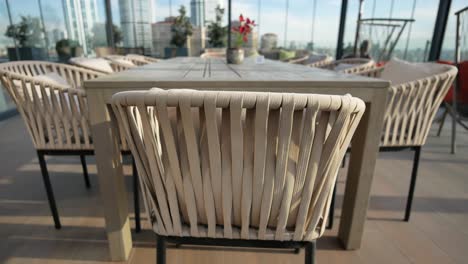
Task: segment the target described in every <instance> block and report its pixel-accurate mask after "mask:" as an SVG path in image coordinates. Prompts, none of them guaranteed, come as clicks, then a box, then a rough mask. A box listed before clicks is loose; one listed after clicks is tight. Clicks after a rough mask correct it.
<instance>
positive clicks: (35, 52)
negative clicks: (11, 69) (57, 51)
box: [8, 48, 47, 61]
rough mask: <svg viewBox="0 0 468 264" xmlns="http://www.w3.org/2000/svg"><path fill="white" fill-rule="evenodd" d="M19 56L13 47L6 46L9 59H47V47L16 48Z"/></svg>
mask: <svg viewBox="0 0 468 264" xmlns="http://www.w3.org/2000/svg"><path fill="white" fill-rule="evenodd" d="M18 53H19V56H20V57H19V58H17V56H16V49H15V48H8V58H9V59H10V61H17V60H47V49H45V48H18Z"/></svg>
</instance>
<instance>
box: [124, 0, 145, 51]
mask: <svg viewBox="0 0 468 264" xmlns="http://www.w3.org/2000/svg"><path fill="white" fill-rule="evenodd" d="M119 7H120V25H121V27H122V35H123V45H124V47H128V48H140V47H143V48H144V49H145V53H149V52H150V50H151V48H152V45H153V44H152V41H153V37H152V36H151V35H152V32H151V22H152V14H153V13H152V12H153V1H152V0H119Z"/></svg>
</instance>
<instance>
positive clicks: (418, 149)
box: [405, 147, 421, 222]
mask: <svg viewBox="0 0 468 264" xmlns="http://www.w3.org/2000/svg"><path fill="white" fill-rule="evenodd" d="M420 155H421V147H416V148H415V149H414V159H413V170H412V172H411V183H410V188H409V193H408V200H407V201H406V211H405V221H406V222H408V221H409V219H410V216H411V206H412V205H413V196H414V189H415V186H416V178H417V175H418V167H419V157H420Z"/></svg>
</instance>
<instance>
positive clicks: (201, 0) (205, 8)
mask: <svg viewBox="0 0 468 264" xmlns="http://www.w3.org/2000/svg"><path fill="white" fill-rule="evenodd" d="M217 6H220V7H221V8H222V7H223V1H221V0H191V1H190V22H191V23H192V24H194V25H195V26H199V27H205V26H206V25H207V24H208V23H210V22H213V21H215V20H216V7H217Z"/></svg>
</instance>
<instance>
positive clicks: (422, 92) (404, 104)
mask: <svg viewBox="0 0 468 264" xmlns="http://www.w3.org/2000/svg"><path fill="white" fill-rule="evenodd" d="M440 67H441V68H443V69H444V70H443V71H442V72H441V73H439V74H435V75H432V76H430V77H427V78H423V79H418V80H414V81H411V82H407V83H402V84H399V85H394V86H391V87H390V89H389V94H388V99H387V110H386V112H385V119H384V130H383V133H382V140H381V146H384V147H389V146H422V145H424V144H425V143H426V140H427V136H428V135H429V131H430V129H431V125H432V122H433V120H434V117H435V115H436V113H437V110H438V109H439V107H440V105H441V104H442V101H443V100H444V97H445V95H446V94H447V92H448V90H449V89H450V86H452V84H453V81H454V80H455V77H456V75H457V68H455V67H453V66H450V65H440ZM377 72H379V73H381V70H378V71H377ZM369 75H372V73H371V74H369ZM374 76H379V75H378V74H374Z"/></svg>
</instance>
